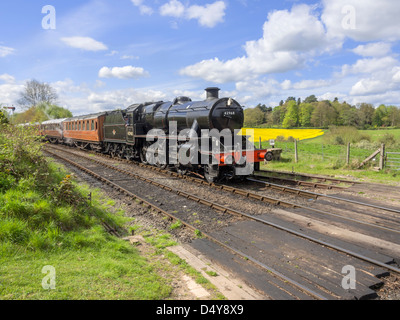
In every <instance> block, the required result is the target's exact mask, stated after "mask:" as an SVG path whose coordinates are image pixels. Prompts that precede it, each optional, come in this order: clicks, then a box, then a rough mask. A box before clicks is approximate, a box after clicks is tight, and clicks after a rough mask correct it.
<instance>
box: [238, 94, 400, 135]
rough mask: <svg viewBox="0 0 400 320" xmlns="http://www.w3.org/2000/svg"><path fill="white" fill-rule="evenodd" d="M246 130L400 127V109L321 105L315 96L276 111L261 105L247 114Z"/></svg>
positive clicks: (291, 100)
mask: <svg viewBox="0 0 400 320" xmlns="http://www.w3.org/2000/svg"><path fill="white" fill-rule="evenodd" d="M244 114H245V124H244V125H245V127H259V126H266V127H282V128H311V127H314V128H328V127H329V126H353V127H357V128H359V129H369V128H376V127H396V126H400V108H398V107H396V106H386V105H384V104H381V105H380V106H379V107H377V108H375V107H374V106H373V105H372V104H369V103H359V104H357V105H355V106H352V105H350V104H348V103H347V102H346V101H344V102H339V100H338V98H335V99H334V100H333V101H330V100H323V101H318V99H317V98H316V97H315V95H311V96H309V97H307V98H306V99H304V100H303V101H301V99H300V98H298V99H296V98H295V97H288V98H287V99H286V101H285V102H283V100H282V101H281V102H280V103H279V106H276V107H274V108H273V107H267V106H266V105H265V104H258V105H257V106H256V107H255V108H248V109H245V111H244Z"/></svg>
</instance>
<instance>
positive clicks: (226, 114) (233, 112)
mask: <svg viewBox="0 0 400 320" xmlns="http://www.w3.org/2000/svg"><path fill="white" fill-rule="evenodd" d="M235 115H236V112H235V111H224V113H223V114H222V116H223V117H234V116H235Z"/></svg>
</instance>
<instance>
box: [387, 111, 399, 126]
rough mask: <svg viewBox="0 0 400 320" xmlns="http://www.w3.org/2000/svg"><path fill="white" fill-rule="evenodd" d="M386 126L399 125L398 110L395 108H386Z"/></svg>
mask: <svg viewBox="0 0 400 320" xmlns="http://www.w3.org/2000/svg"><path fill="white" fill-rule="evenodd" d="M387 110H388V115H387V117H388V124H389V126H391V127H394V126H398V125H400V109H399V108H397V107H395V106H389V107H387Z"/></svg>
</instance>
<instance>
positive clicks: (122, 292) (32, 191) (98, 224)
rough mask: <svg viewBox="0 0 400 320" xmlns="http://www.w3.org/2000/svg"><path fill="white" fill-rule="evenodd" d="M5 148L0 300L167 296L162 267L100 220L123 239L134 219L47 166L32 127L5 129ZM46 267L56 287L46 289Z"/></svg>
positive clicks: (0, 164) (1, 140)
mask: <svg viewBox="0 0 400 320" xmlns="http://www.w3.org/2000/svg"><path fill="white" fill-rule="evenodd" d="M0 145H1V148H0V172H1V174H0V299H7V300H12V299H34V300H36V299H40V300H42V299H73V300H78V299H111V300H113V299H138V300H140V299H167V298H168V297H169V296H170V294H171V292H172V289H173V288H172V286H171V283H170V282H171V281H170V280H169V279H166V278H164V277H163V276H161V275H159V274H158V273H157V270H158V265H157V263H156V262H154V261H151V260H150V259H148V257H144V256H142V255H141V254H140V253H139V251H138V250H137V248H135V247H133V246H132V245H130V243H129V242H126V241H124V240H122V239H119V238H116V237H114V236H111V235H110V234H108V233H107V232H106V231H105V230H104V228H103V225H102V222H103V221H105V222H107V223H108V224H109V225H111V226H113V227H114V228H117V229H118V230H119V231H120V232H121V233H122V234H123V233H124V229H123V226H124V225H125V224H126V223H127V222H129V221H130V218H125V217H124V212H123V211H122V210H121V209H113V212H111V206H114V205H115V201H113V200H110V199H106V197H104V195H103V194H102V193H101V192H100V190H91V189H90V188H89V187H88V186H85V185H82V184H78V183H77V182H76V181H75V179H74V177H73V176H71V175H70V174H68V173H67V172H66V171H64V170H63V169H62V168H61V167H60V166H58V165H56V164H55V163H52V162H49V161H48V160H47V159H46V158H45V157H44V156H43V154H42V153H41V148H40V143H39V142H38V141H37V138H36V136H35V134H34V133H33V132H30V131H29V129H28V130H27V128H15V127H0ZM89 193H91V194H92V197H91V201H89V199H88V194H89ZM158 241H159V242H161V240H158ZM45 266H52V267H53V268H54V270H55V288H54V289H46V288H43V286H42V281H43V280H44V279H45V280H46V278H45V277H46V276H47V274H44V273H42V270H43V267H45ZM45 283H47V282H46V281H45Z"/></svg>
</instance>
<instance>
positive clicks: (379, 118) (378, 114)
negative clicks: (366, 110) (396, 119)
mask: <svg viewBox="0 0 400 320" xmlns="http://www.w3.org/2000/svg"><path fill="white" fill-rule="evenodd" d="M387 115H388V110H387V108H386V106H385V105H384V104H381V105H380V106H379V107H378V108H376V109H375V112H374V116H373V117H372V124H373V125H374V126H377V127H381V126H383V125H385V121H386V119H387Z"/></svg>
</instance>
